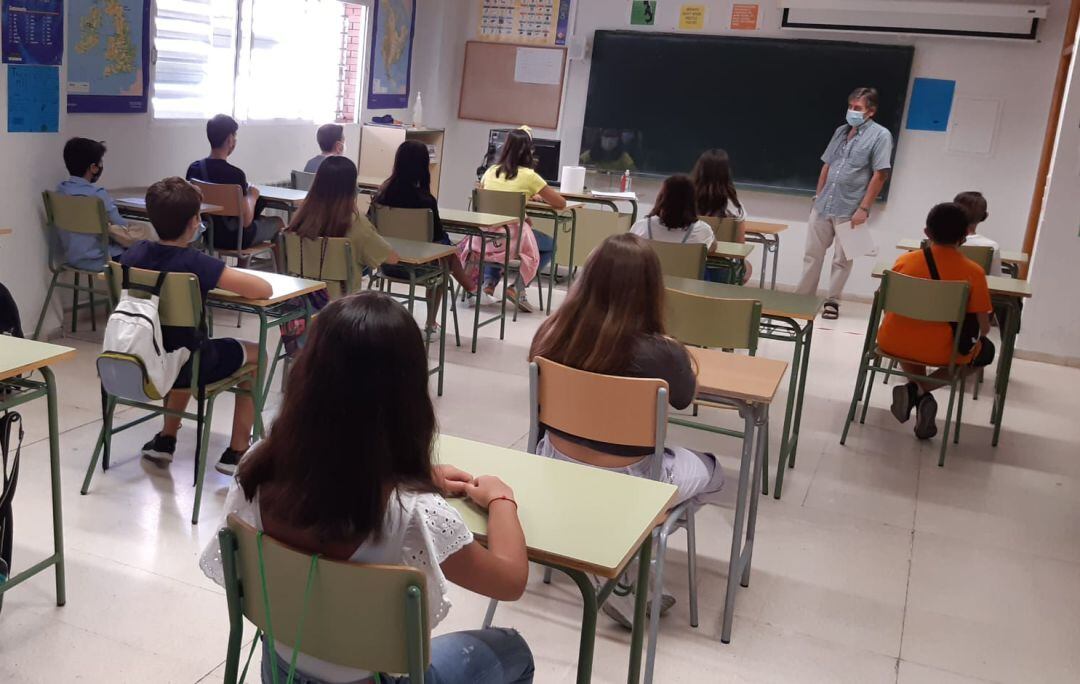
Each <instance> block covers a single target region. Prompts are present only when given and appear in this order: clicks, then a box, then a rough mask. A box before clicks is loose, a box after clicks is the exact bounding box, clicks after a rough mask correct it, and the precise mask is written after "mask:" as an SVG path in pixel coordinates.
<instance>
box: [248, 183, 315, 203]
mask: <svg viewBox="0 0 1080 684" xmlns="http://www.w3.org/2000/svg"><path fill="white" fill-rule="evenodd" d="M254 187H256V188H258V189H259V195H260V196H262V197H265V198H266V199H268V200H270V201H272V202H284V203H285V204H291V205H293V206H299V205H300V204H301V203H303V201H304V200H306V199H307V190H296V189H294V188H282V187H279V186H277V185H255V186H254Z"/></svg>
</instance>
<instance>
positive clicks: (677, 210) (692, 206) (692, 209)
mask: <svg viewBox="0 0 1080 684" xmlns="http://www.w3.org/2000/svg"><path fill="white" fill-rule="evenodd" d="M630 232H631V233H633V234H634V235H637V236H639V237H643V238H645V239H646V240H655V241H657V242H679V243H682V244H702V245H705V248H706V249H708V250H712V246H713V243H714V242H716V235H715V234H714V233H713V229H712V227H711V226H710V225H709V224H708V223H705V222H704V221H701V220H699V219H698V210H697V200H696V199H695V197H694V184H693V182H692V181H691V180H690V177H689V176H686V175H684V174H681V173H680V174H676V175H674V176H668V177H667V178H665V179H664V184H663V185H661V186H660V192H658V193H657V194H656V203H655V204H653V208H652V211H650V212H649V213H648V215H646V216H645V218H643V219H640V220H639V221H638V222H637V223H635V224H634V225H632V226H630ZM708 275H709V273H708V270H707V269H706V276H708Z"/></svg>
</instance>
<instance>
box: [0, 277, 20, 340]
mask: <svg viewBox="0 0 1080 684" xmlns="http://www.w3.org/2000/svg"><path fill="white" fill-rule="evenodd" d="M0 335H13V336H15V337H22V336H23V331H22V321H21V320H20V319H19V308H18V307H17V306H15V299H14V298H13V297H12V296H11V293H10V292H8V289H7V288H6V287H4V285H3V283H0Z"/></svg>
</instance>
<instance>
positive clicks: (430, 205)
mask: <svg viewBox="0 0 1080 684" xmlns="http://www.w3.org/2000/svg"><path fill="white" fill-rule="evenodd" d="M430 161H431V160H430V157H429V156H428V149H427V145H425V144H424V143H422V142H420V141H419V140H406V141H405V142H403V143H401V145H399V146H398V148H397V152H396V153H395V154H394V170H393V171H392V172H391V173H390V177H389V178H388V179H386V182H385V183H383V184H382V187H380V188H379V192H378V194H376V195H375V200H374V202H373V204H375V205H381V206H384V207H397V208H400V209H430V210H431V215H432V218H433V219H434V228H435V230H434V231H433V232H432V240H433V241H434V242H437V243H439V244H442V245H449V244H450V236H449V235H447V234H446V231H445V230H443V226H442V221H440V220H439V202H438V200H436V199H435V197H434V196H433V195H432V194H431V165H430ZM446 261H449V266H450V274H451V275H452V276H453V277H454V280H456V281H458V283H459V284H460V285H461V286H462V287H463V288H465V291H466V292H468V293H470V294H472V293H475V292H476V280H475V279H473V278H470V277H469V276H468V275H467V274H466V273H465V267H464V266H463V265H462V263H461V259H459V258H458V257H457V256H451V257H447V258H446ZM391 274H392V275H397V274H393V273H391ZM400 275H402V276H405V274H404V273H401V274H400ZM429 294H430V295H433V296H431V297H429V298H428V308H427V329H428V330H429V331H433V330H435V329H437V327H438V324H437V323H436V321H435V319H436V315H437V314H438V312H439V303H440V302H441V301H442V290H441V289H435V290H432V291H430V293H429Z"/></svg>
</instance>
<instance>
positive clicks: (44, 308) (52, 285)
mask: <svg viewBox="0 0 1080 684" xmlns="http://www.w3.org/2000/svg"><path fill="white" fill-rule="evenodd" d="M59 277H60V274H59V273H53V277H52V280H50V281H49V291H48V292H46V293H45V301H44V302H42V303H41V313H40V314H38V320H37V325H35V326H34V339H35V340H36V339H38V337H39V336H40V335H41V326H42V325H43V324H44V323H45V314H47V313H48V312H49V302H51V301H52V295H53V290H55V289H56V281H57V279H58V278H59ZM63 324H64V321H63V316H61V317H60V326H61V328H63Z"/></svg>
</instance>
